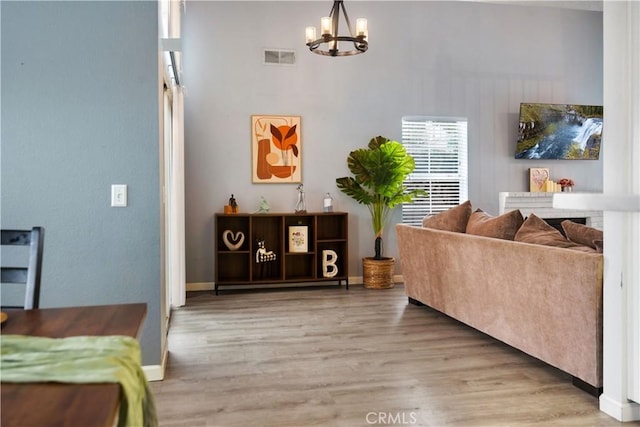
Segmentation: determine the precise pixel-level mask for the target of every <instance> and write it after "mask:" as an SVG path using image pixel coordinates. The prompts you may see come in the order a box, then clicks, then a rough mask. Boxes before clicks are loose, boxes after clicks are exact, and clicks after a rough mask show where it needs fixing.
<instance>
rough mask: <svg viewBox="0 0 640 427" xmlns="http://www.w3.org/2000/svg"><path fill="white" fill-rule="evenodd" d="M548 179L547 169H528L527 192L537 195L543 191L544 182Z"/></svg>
mask: <svg viewBox="0 0 640 427" xmlns="http://www.w3.org/2000/svg"><path fill="white" fill-rule="evenodd" d="M548 179H549V168H529V191H530V192H532V193H539V192H541V191H545V188H544V185H545V182H547V180H548Z"/></svg>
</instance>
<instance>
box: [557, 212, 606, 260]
mask: <svg viewBox="0 0 640 427" xmlns="http://www.w3.org/2000/svg"><path fill="white" fill-rule="evenodd" d="M560 225H562V229H563V230H564V234H565V235H566V236H567V239H569V240H571V241H572V242H574V243H579V244H581V245H585V246H589V247H591V248H593V249H595V250H596V251H598V252H600V253H602V240H603V233H602V231H601V230H597V229H595V228H593V227H589V226H586V225H583V224H578V223H577V222H573V221H571V220H569V219H566V220H564V221H562V222H561V223H560Z"/></svg>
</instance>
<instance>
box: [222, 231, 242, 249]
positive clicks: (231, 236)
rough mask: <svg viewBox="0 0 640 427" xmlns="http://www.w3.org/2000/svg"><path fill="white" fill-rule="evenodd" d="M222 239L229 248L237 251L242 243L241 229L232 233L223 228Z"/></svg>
mask: <svg viewBox="0 0 640 427" xmlns="http://www.w3.org/2000/svg"><path fill="white" fill-rule="evenodd" d="M222 241H223V242H224V244H225V246H226V247H228V248H229V250H232V251H237V250H238V249H240V247H241V246H242V244H243V243H244V233H243V232H242V231H238V232H236V233H234V232H233V231H231V230H224V232H223V233H222Z"/></svg>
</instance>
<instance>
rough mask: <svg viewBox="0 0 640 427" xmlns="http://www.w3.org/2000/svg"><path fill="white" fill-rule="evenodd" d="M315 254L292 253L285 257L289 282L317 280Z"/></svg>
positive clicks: (286, 275)
mask: <svg viewBox="0 0 640 427" xmlns="http://www.w3.org/2000/svg"><path fill="white" fill-rule="evenodd" d="M314 270H315V253H314V252H308V253H290V254H287V255H286V256H285V272H284V275H285V277H286V279H287V280H302V279H306V280H312V279H314V278H315V276H314V274H313V272H314Z"/></svg>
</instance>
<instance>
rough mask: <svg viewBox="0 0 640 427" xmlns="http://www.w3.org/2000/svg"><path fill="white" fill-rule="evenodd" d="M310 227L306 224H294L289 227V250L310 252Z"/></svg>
mask: <svg viewBox="0 0 640 427" xmlns="http://www.w3.org/2000/svg"><path fill="white" fill-rule="evenodd" d="M308 233H309V227H307V226H306V225H292V226H290V227H289V252H300V253H304V252H309V241H308V239H307V235H308Z"/></svg>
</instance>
